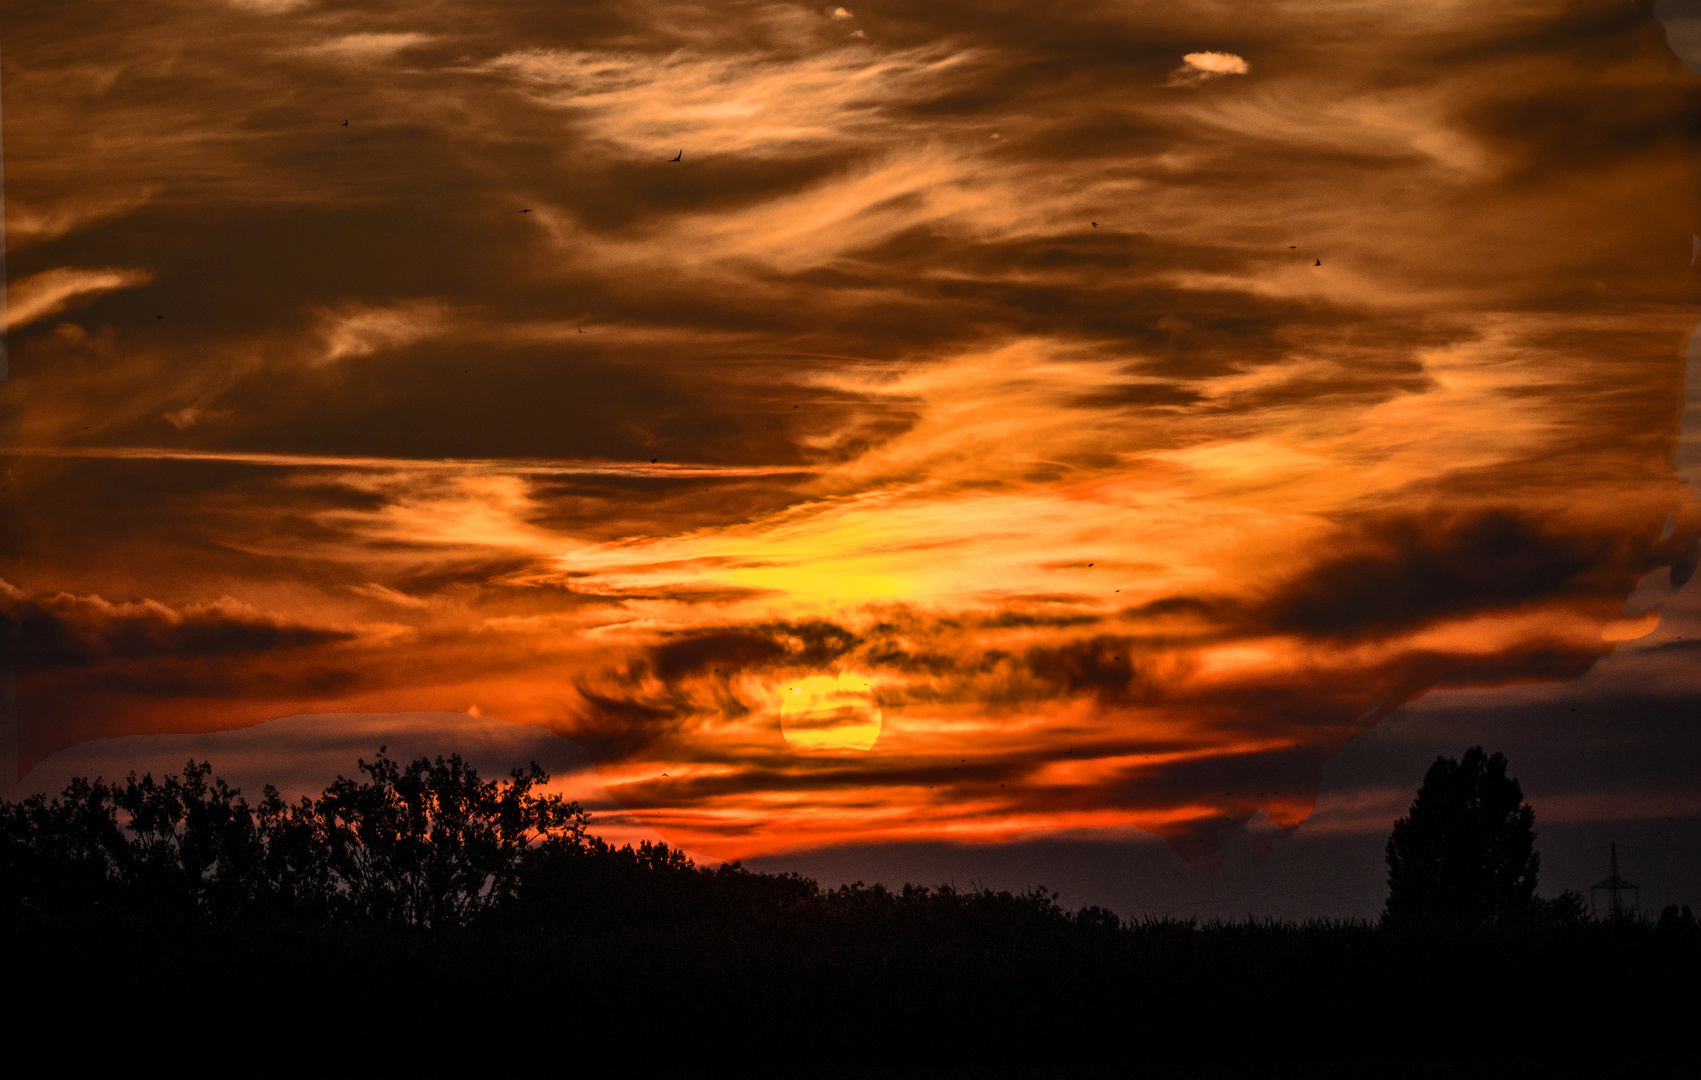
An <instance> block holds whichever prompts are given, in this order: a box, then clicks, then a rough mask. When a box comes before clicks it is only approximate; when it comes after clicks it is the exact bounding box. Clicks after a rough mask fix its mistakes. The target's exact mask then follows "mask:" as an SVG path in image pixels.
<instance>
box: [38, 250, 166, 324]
mask: <svg viewBox="0 0 1701 1080" xmlns="http://www.w3.org/2000/svg"><path fill="white" fill-rule="evenodd" d="M153 278H154V274H153V271H151V270H146V269H141V268H130V267H104V268H101V269H98V270H95V269H83V268H80V267H71V266H64V267H58V268H56V269H53V270H43V271H41V272H40V273H36V274H30V275H29V276H27V277H24V278H20V279H19V280H17V281H13V282H10V283H9V284H8V285H7V288H6V329H8V330H12V329H15V328H17V327H20V326H28V325H29V324H30V323H32V322H35V321H37V320H38V319H45V318H48V317H49V316H52V315H57V314H59V313H60V312H62V311H64V310H66V309H67V308H70V307H74V306H76V305H78V304H84V303H88V302H90V301H92V300H94V299H95V298H96V297H98V296H100V295H101V294H102V293H107V292H111V291H113V290H114V289H134V288H136V287H137V286H140V285H146V284H147V283H148V282H150V281H152V280H153Z"/></svg>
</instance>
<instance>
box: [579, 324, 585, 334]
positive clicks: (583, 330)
mask: <svg viewBox="0 0 1701 1080" xmlns="http://www.w3.org/2000/svg"><path fill="white" fill-rule="evenodd" d="M584 332H585V328H584V327H582V326H581V327H579V333H581V334H582V333H584Z"/></svg>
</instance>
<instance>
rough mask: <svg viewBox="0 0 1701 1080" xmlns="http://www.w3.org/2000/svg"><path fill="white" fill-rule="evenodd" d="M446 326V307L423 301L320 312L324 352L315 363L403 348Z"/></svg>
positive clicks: (447, 323) (448, 321) (447, 319)
mask: <svg viewBox="0 0 1701 1080" xmlns="http://www.w3.org/2000/svg"><path fill="white" fill-rule="evenodd" d="M450 322H451V316H450V312H449V309H448V307H447V305H445V304H444V303H442V302H441V301H438V300H433V299H426V298H422V299H415V300H406V301H402V302H400V303H396V304H389V305H384V306H364V305H347V306H344V307H341V308H339V309H336V310H334V311H324V312H321V313H320V322H319V333H320V336H321V337H322V339H323V340H324V351H323V353H321V354H320V356H319V359H318V362H319V363H322V364H331V363H335V362H336V361H338V360H343V359H346V358H348V357H357V356H371V355H373V354H374V353H376V352H379V351H380V350H383V349H400V348H405V347H407V346H409V345H413V344H415V343H416V342H420V341H424V340H425V339H427V338H431V337H436V336H438V335H440V334H442V333H443V332H444V331H445V330H446V329H447V328H448V327H449V325H450Z"/></svg>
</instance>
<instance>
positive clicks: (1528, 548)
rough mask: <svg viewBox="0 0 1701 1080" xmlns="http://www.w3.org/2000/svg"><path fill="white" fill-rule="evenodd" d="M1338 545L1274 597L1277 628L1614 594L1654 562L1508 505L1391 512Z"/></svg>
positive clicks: (1626, 545)
mask: <svg viewBox="0 0 1701 1080" xmlns="http://www.w3.org/2000/svg"><path fill="white" fill-rule="evenodd" d="M1338 545H1339V549H1338V551H1337V553H1335V554H1333V555H1332V556H1331V557H1329V558H1327V559H1325V560H1323V561H1321V562H1320V563H1318V564H1317V565H1316V566H1314V567H1312V568H1311V569H1309V570H1307V571H1305V572H1304V573H1302V574H1300V575H1298V576H1296V577H1294V578H1293V579H1290V581H1289V582H1287V583H1286V584H1285V585H1284V586H1283V587H1282V588H1281V589H1280V590H1278V591H1277V593H1276V594H1275V595H1274V596H1272V597H1271V598H1270V599H1269V601H1268V604H1267V607H1266V609H1265V611H1264V612H1263V613H1262V614H1263V616H1264V617H1265V618H1266V619H1267V620H1268V622H1269V625H1270V626H1271V627H1272V628H1273V629H1277V630H1281V631H1287V632H1298V633H1303V634H1311V635H1316V636H1319V637H1347V636H1376V635H1384V634H1391V633H1396V632H1399V631H1402V630H1407V629H1410V628H1412V627H1415V626H1421V625H1423V624H1425V623H1428V622H1430V621H1432V620H1435V619H1439V618H1442V617H1445V616H1450V615H1459V614H1462V613H1466V612H1475V611H1485V612H1486V611H1494V610H1502V609H1507V608H1516V607H1518V606H1519V605H1521V604H1525V603H1531V602H1535V601H1539V600H1546V599H1559V598H1567V597H1598V598H1600V599H1601V600H1610V599H1611V598H1613V597H1614V596H1615V595H1618V596H1620V597H1623V596H1628V595H1629V593H1630V589H1631V588H1632V587H1633V586H1634V585H1635V582H1636V579H1637V578H1639V577H1640V576H1641V574H1643V573H1646V572H1647V569H1648V568H1647V567H1646V566H1645V565H1638V563H1640V560H1639V559H1637V558H1636V556H1638V555H1640V554H1641V552H1640V551H1638V550H1637V549H1636V547H1633V546H1632V544H1631V543H1630V542H1629V541H1627V540H1626V539H1625V538H1623V537H1621V536H1618V535H1613V534H1597V535H1594V536H1591V535H1588V534H1586V533H1584V534H1579V533H1577V532H1575V531H1560V530H1556V529H1553V528H1550V527H1544V525H1543V523H1541V522H1539V521H1535V520H1531V519H1529V518H1526V517H1522V516H1519V515H1518V514H1516V513H1515V512H1513V511H1509V510H1496V511H1487V512H1479V513H1456V514H1449V513H1440V514H1433V515H1424V516H1403V515H1402V516H1396V517H1391V518H1384V519H1380V520H1376V521H1373V522H1369V523H1366V524H1364V525H1362V526H1360V527H1359V528H1356V529H1354V530H1352V531H1351V532H1350V533H1349V534H1348V535H1347V536H1345V537H1343V538H1342V539H1341V540H1340V541H1338ZM1620 602H1622V600H1621V601H1620Z"/></svg>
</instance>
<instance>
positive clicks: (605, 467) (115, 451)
mask: <svg viewBox="0 0 1701 1080" xmlns="http://www.w3.org/2000/svg"><path fill="white" fill-rule="evenodd" d="M0 457H39V458H94V459H100V460H106V461H213V462H222V463H225V464H231V465H255V466H260V467H270V468H286V469H363V470H371V471H393V472H461V473H501V474H506V475H521V474H523V475H532V476H655V477H668V476H729V477H730V476H792V475H801V474H805V473H813V472H816V471H818V470H816V469H814V468H812V467H810V466H807V465H683V464H682V465H672V464H665V465H664V464H656V463H652V462H631V461H596V460H582V459H566V460H553V461H552V460H546V459H538V458H401V457H365V456H359V455H341V454H277V453H262V452H247V451H236V450H165V449H159V448H156V447H151V446H66V447H55V446H11V447H0Z"/></svg>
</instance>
